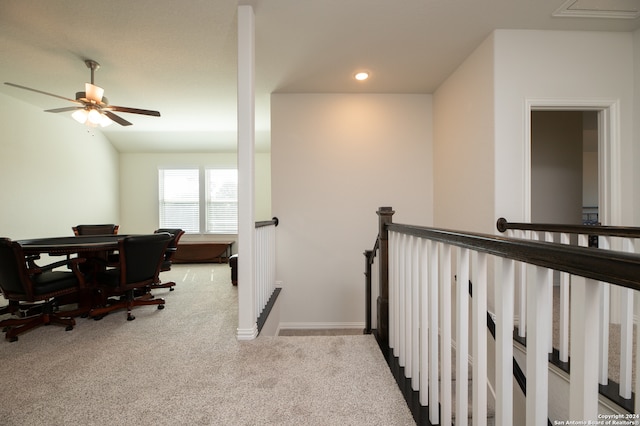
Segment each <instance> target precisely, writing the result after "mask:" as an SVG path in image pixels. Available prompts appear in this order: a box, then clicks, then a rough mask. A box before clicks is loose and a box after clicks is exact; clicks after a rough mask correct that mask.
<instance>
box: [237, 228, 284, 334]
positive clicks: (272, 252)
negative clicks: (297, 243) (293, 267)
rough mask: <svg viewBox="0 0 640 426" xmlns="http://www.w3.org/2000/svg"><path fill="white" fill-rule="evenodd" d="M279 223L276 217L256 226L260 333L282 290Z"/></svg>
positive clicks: (256, 308) (257, 298) (256, 307)
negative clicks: (278, 282)
mask: <svg viewBox="0 0 640 426" xmlns="http://www.w3.org/2000/svg"><path fill="white" fill-rule="evenodd" d="M278 223H279V221H278V218H277V217H274V218H273V219H271V220H266V221H261V222H256V224H255V307H254V309H255V312H256V318H257V326H258V332H260V330H262V327H263V325H264V323H265V322H266V320H267V318H268V316H269V312H270V310H271V308H272V307H273V304H274V303H275V300H276V298H277V297H278V294H279V292H280V289H279V288H276V227H277V226H278ZM239 261H240V260H239ZM239 285H242V283H239Z"/></svg>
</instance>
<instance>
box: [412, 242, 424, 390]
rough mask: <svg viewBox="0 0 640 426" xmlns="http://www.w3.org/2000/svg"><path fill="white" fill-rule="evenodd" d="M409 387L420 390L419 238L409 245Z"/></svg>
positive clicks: (420, 285)
mask: <svg viewBox="0 0 640 426" xmlns="http://www.w3.org/2000/svg"><path fill="white" fill-rule="evenodd" d="M411 252H412V254H411V389H413V390H414V391H417V390H420V335H419V332H420V291H421V287H422V284H423V282H422V279H421V277H420V238H417V237H415V238H413V244H412V246H411Z"/></svg>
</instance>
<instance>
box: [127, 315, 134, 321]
mask: <svg viewBox="0 0 640 426" xmlns="http://www.w3.org/2000/svg"><path fill="white" fill-rule="evenodd" d="M134 319H136V317H134V316H133V315H131V314H129V315H127V321H133V320H134Z"/></svg>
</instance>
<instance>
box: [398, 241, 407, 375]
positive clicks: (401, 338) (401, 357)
mask: <svg viewBox="0 0 640 426" xmlns="http://www.w3.org/2000/svg"><path fill="white" fill-rule="evenodd" d="M400 238H401V242H400V257H399V259H398V269H399V270H400V274H399V279H398V289H399V292H398V318H399V320H400V321H399V325H400V327H399V330H398V331H399V333H398V365H399V366H400V367H404V366H405V365H406V363H405V359H406V358H405V350H404V348H405V346H404V342H405V339H406V333H405V330H406V322H405V312H404V300H405V295H404V294H405V286H406V279H405V272H406V267H405V263H406V260H405V256H406V251H407V244H406V242H407V238H408V237H407V235H406V234H402V235H401V237H400Z"/></svg>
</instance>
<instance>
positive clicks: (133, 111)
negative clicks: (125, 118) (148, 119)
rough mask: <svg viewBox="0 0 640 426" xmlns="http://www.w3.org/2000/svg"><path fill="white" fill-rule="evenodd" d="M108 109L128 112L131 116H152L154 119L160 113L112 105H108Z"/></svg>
mask: <svg viewBox="0 0 640 426" xmlns="http://www.w3.org/2000/svg"><path fill="white" fill-rule="evenodd" d="M108 108H109V109H110V110H111V111H118V112H130V113H131V114H142V115H152V116H154V117H160V112H158V111H152V110H149V109H139V108H128V107H121V106H114V105H109V106H108Z"/></svg>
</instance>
